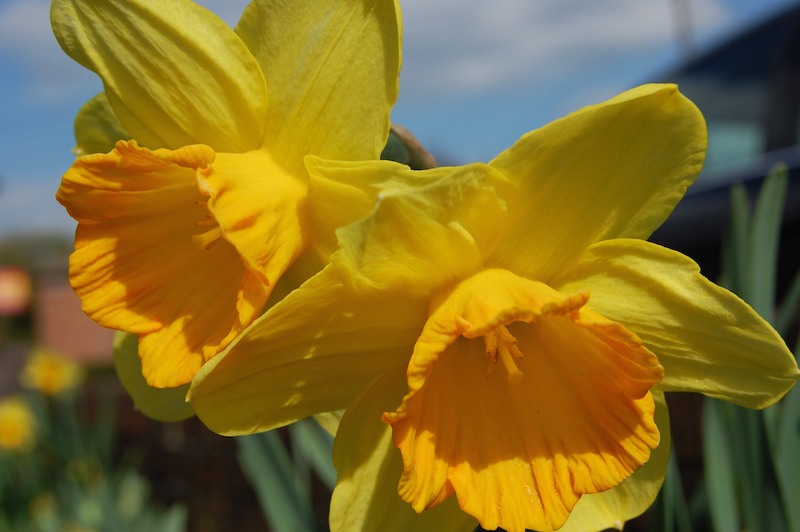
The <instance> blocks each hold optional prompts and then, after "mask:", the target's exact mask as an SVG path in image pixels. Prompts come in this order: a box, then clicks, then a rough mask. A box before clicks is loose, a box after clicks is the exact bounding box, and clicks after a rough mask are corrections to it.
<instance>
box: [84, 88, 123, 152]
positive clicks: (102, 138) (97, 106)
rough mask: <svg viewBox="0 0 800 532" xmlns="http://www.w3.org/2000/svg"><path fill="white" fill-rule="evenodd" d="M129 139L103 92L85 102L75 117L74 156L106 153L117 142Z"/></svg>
mask: <svg viewBox="0 0 800 532" xmlns="http://www.w3.org/2000/svg"><path fill="white" fill-rule="evenodd" d="M130 138H131V136H130V135H129V134H128V133H127V132H126V131H125V128H123V127H122V124H120V123H119V120H118V119H117V117H116V115H115V114H114V111H112V110H111V106H110V105H109V103H108V98H106V93H104V92H101V93H100V94H98V95H97V96H95V97H94V98H92V99H91V100H89V101H88V102H86V104H85V105H84V106H83V107H81V109H80V111H78V116H76V117H75V140H76V141H77V144H76V146H75V150H74V152H75V155H88V154H90V153H108V152H110V151H111V150H113V149H114V145H115V144H116V143H117V141H118V140H128V139H130Z"/></svg>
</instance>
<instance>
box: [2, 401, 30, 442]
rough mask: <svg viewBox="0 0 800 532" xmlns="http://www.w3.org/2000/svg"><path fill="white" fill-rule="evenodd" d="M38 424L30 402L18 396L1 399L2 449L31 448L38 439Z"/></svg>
mask: <svg viewBox="0 0 800 532" xmlns="http://www.w3.org/2000/svg"><path fill="white" fill-rule="evenodd" d="M35 428H36V425H35V422H34V417H33V412H32V411H31V408H30V406H28V403H27V402H26V401H25V400H24V399H23V398H22V397H18V396H12V397H7V398H5V399H3V400H0V450H3V451H6V452H15V451H24V450H26V449H29V448H30V447H31V445H33V443H34V441H35V440H36V430H35Z"/></svg>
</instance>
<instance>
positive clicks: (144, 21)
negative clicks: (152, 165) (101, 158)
mask: <svg viewBox="0 0 800 532" xmlns="http://www.w3.org/2000/svg"><path fill="white" fill-rule="evenodd" d="M50 19H51V23H52V25H53V32H54V33H55V36H56V39H57V40H58V42H59V44H60V45H61V47H62V48H63V49H64V51H65V52H66V53H67V54H68V55H69V56H70V57H72V58H73V59H74V60H76V61H77V62H79V63H80V64H82V65H83V66H85V67H86V68H88V69H90V70H92V71H94V72H96V73H97V74H98V75H99V76H100V78H101V79H102V80H103V85H104V88H105V92H106V95H107V96H108V101H109V103H110V104H111V107H112V108H113V109H114V113H115V114H116V115H117V117H118V118H119V120H120V122H121V123H122V125H123V126H124V128H125V130H126V131H128V132H129V133H130V134H131V136H132V137H133V138H134V139H136V140H137V141H138V142H139V144H140V145H142V146H145V147H148V148H169V149H177V148H180V147H181V146H185V145H189V144H207V145H209V146H211V147H212V148H214V149H215V150H216V151H218V152H244V151H248V150H252V149H255V148H258V147H259V146H261V141H262V138H263V133H264V125H265V117H266V110H267V88H266V82H265V80H264V76H263V74H262V72H261V69H260V68H259V66H258V63H257V62H256V60H255V58H254V57H253V56H252V54H250V52H249V51H248V50H247V47H246V46H245V45H244V43H243V42H242V41H241V39H239V37H238V36H237V35H236V34H235V33H234V32H233V30H231V29H230V28H229V27H228V26H227V25H226V24H225V22H223V21H222V20H220V19H219V18H218V17H217V16H216V15H214V14H213V13H211V12H210V11H207V10H206V9H204V8H202V7H200V6H198V5H197V4H195V3H194V2H191V1H189V0H161V1H157V0H128V1H125V2H109V1H104V2H95V1H89V0H54V1H53V3H52V6H51V10H50Z"/></svg>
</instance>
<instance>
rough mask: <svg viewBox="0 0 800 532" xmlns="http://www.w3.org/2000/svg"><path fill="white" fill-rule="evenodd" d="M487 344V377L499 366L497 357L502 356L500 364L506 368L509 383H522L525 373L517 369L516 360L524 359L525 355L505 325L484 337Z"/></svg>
mask: <svg viewBox="0 0 800 532" xmlns="http://www.w3.org/2000/svg"><path fill="white" fill-rule="evenodd" d="M483 341H484V343H486V358H487V359H488V360H489V368H488V369H487V371H486V376H487V377H488V376H489V375H491V373H492V371H494V368H495V366H496V365H497V355H498V353H499V354H500V362H502V363H503V367H505V368H506V373H507V374H508V382H510V383H511V384H519V382H520V381H522V377H523V373H522V371H520V369H519V368H518V367H517V364H516V362H514V359H515V358H522V357H523V356H524V355H523V354H522V351H520V350H519V348H518V347H517V339H516V338H514V335H513V334H511V333H510V332H509V330H508V329H507V328H506V327H505V325H500V326H499V327H497V328H496V329H493V330H491V331H489V332H488V333H486V334H485V335H484V336H483Z"/></svg>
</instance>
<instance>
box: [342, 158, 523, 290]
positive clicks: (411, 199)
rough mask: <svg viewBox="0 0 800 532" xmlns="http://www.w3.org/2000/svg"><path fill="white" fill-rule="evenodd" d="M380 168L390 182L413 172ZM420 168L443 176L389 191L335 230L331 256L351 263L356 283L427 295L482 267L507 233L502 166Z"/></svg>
mask: <svg viewBox="0 0 800 532" xmlns="http://www.w3.org/2000/svg"><path fill="white" fill-rule="evenodd" d="M370 164H373V163H370ZM383 167H384V168H385V170H384V172H385V174H384V175H385V177H386V179H387V180H391V179H395V176H396V178H397V179H396V181H398V182H401V181H402V180H404V179H406V180H407V176H406V175H405V173H411V170H408V169H405V170H400V169H402V168H404V167H402V166H401V165H397V164H393V163H384V164H383ZM391 168H394V169H396V170H395V171H394V173H392V172H387V171H386V169H391ZM416 173H417V175H418V176H419V177H418V178H417V179H419V180H425V179H436V178H439V179H437V180H435V181H434V182H433V183H432V184H430V185H427V186H421V187H402V186H401V187H397V188H394V189H388V190H386V191H384V192H383V193H382V194H380V195H379V199H378V205H377V206H376V208H375V210H374V211H373V213H372V214H371V215H370V216H368V217H366V218H364V219H362V220H360V221H358V222H356V223H354V224H351V225H349V226H346V227H343V228H341V229H340V230H339V231H338V232H337V235H338V237H339V242H340V249H339V251H337V252H336V253H335V254H334V256H333V258H332V259H331V260H332V261H333V262H336V263H340V264H344V265H346V267H347V268H348V270H350V271H352V272H353V275H354V283H355V284H356V285H359V286H364V287H382V288H384V289H402V290H413V291H417V292H420V293H423V292H424V293H426V294H430V293H431V292H433V291H435V290H438V289H441V288H443V287H445V286H447V285H449V284H452V283H453V282H456V281H458V280H460V279H463V278H464V277H467V276H469V275H470V274H471V273H472V272H474V271H476V270H477V269H479V268H480V267H481V266H482V264H483V263H484V260H485V256H486V254H487V253H489V252H490V251H491V249H493V246H494V243H495V242H496V241H497V240H498V238H499V237H500V235H502V232H503V227H504V221H505V220H506V219H507V218H508V216H509V215H508V210H509V207H508V202H507V199H508V198H511V197H513V191H514V187H513V186H512V185H510V184H509V183H508V181H507V180H505V179H504V178H503V177H502V176H501V175H499V174H498V173H497V172H495V171H493V170H492V169H491V168H489V167H488V166H487V165H485V164H477V163H476V164H471V165H467V166H463V167H458V168H434V169H431V170H422V171H417V172H416Z"/></svg>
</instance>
